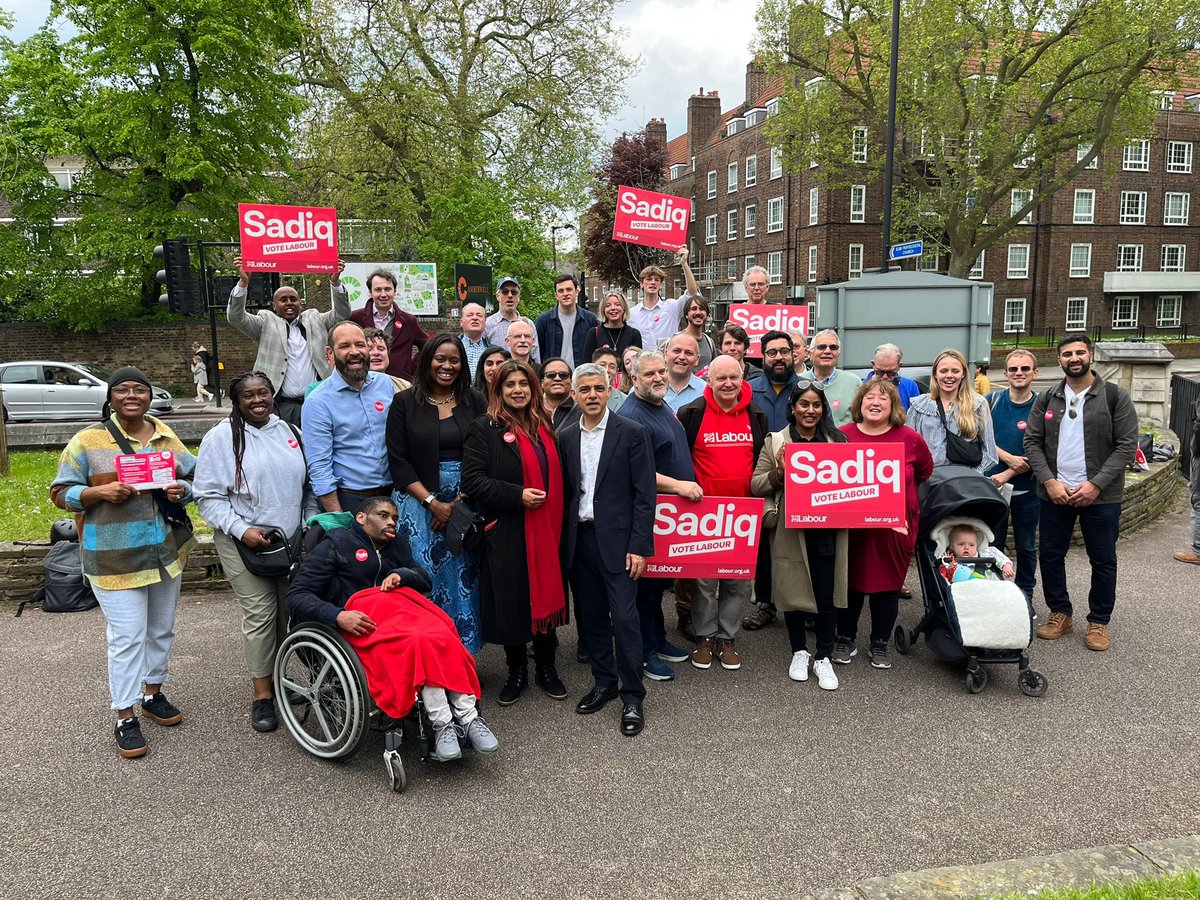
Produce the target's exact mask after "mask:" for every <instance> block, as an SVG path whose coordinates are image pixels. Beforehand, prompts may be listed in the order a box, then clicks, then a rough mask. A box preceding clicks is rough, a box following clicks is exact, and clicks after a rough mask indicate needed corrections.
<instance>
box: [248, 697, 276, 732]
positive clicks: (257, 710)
mask: <svg viewBox="0 0 1200 900" xmlns="http://www.w3.org/2000/svg"><path fill="white" fill-rule="evenodd" d="M250 727H251V728H253V729H254V730H255V731H274V730H275V729H276V728H278V727H279V718H278V717H277V716H276V715H275V699H274V698H273V697H267V698H266V699H264V700H255V701H254V703H253V704H251V706H250Z"/></svg>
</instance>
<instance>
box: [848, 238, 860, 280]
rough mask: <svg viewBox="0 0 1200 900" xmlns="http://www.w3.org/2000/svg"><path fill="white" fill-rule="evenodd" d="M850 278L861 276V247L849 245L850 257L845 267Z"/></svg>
mask: <svg viewBox="0 0 1200 900" xmlns="http://www.w3.org/2000/svg"><path fill="white" fill-rule="evenodd" d="M846 268H847V270H848V272H849V276H850V277H851V278H862V274H863V245H862V244H851V245H850V257H849V261H848V263H847V266H846Z"/></svg>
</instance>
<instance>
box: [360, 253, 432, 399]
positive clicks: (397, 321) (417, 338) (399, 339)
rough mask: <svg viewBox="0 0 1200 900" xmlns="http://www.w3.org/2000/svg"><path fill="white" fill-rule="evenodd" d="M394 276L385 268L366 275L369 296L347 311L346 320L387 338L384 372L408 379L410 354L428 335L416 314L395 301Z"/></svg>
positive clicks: (420, 346) (410, 373)
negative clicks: (363, 303) (388, 350)
mask: <svg viewBox="0 0 1200 900" xmlns="http://www.w3.org/2000/svg"><path fill="white" fill-rule="evenodd" d="M396 284H397V282H396V276H395V274H394V273H392V272H389V271H388V270H387V269H376V270H375V271H374V272H372V273H371V274H370V275H368V276H367V293H368V294H370V295H371V299H370V300H368V301H367V303H366V305H365V306H364V307H363V308H362V309H356V310H354V312H352V313H351V314H350V321H351V322H355V323H357V324H358V325H360V326H361V327H362V328H364V329H366V328H378V329H379V330H380V331H382V332H383V333H384V334H386V335H387V338H388V347H390V348H391V351H392V352H391V358H390V360H389V362H388V367H387V373H388V374H389V375H394V376H396V377H397V378H403V379H404V380H405V381H412V377H413V376H412V373H413V353H414V352H416V351H417V350H420V349H421V348H422V347H424V346H425V342H426V341H427V340H429V335H427V334H426V333H425V330H424V329H423V328H421V326H420V324H419V323H418V322H417V317H416V316H414V315H413V314H412V313H409V312H405V311H404V310H402V309H401V308H400V304H398V303H397V302H396Z"/></svg>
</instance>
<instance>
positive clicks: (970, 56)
mask: <svg viewBox="0 0 1200 900" xmlns="http://www.w3.org/2000/svg"><path fill="white" fill-rule="evenodd" d="M897 2H899V0H897ZM901 17H902V19H901V33H900V53H899V60H898V64H899V78H898V86H899V90H898V99H897V111H896V120H897V149H896V163H895V168H894V177H895V179H896V189H895V193H894V200H893V203H894V205H893V234H903V235H905V236H914V237H915V236H923V237H925V238H926V239H927V241H930V242H932V243H933V244H934V245H935V246H938V247H939V248H941V249H944V250H946V251H949V254H950V268H949V274H951V275H955V276H959V277H965V276H966V275H967V273H968V272H969V270H970V269H971V267H972V266H973V264H974V262H975V260H976V259H977V258H978V257H979V254H980V253H981V252H982V251H984V250H986V249H987V248H989V247H991V246H993V245H996V244H997V243H998V242H1000V241H1001V240H1002V239H1003V238H1004V236H1005V235H1006V234H1008V233H1009V232H1011V231H1012V229H1013V228H1015V227H1016V226H1017V225H1019V224H1020V223H1022V222H1023V221H1024V220H1026V219H1027V217H1031V215H1032V214H1033V213H1034V211H1035V210H1036V208H1037V207H1038V206H1039V205H1040V204H1041V203H1043V202H1044V201H1046V200H1047V199H1048V198H1049V197H1051V196H1052V195H1053V194H1054V193H1055V192H1057V191H1058V190H1060V189H1061V188H1062V187H1063V186H1064V185H1067V184H1069V183H1070V182H1071V181H1072V180H1073V179H1074V178H1075V177H1076V176H1078V175H1079V174H1080V173H1081V172H1083V171H1084V170H1085V169H1086V168H1089V167H1090V166H1092V165H1093V164H1094V160H1095V159H1096V158H1097V156H1098V155H1099V154H1100V152H1101V151H1102V150H1104V149H1105V148H1109V147H1121V146H1123V145H1124V144H1126V143H1128V142H1130V141H1133V140H1136V139H1141V138H1144V137H1148V136H1149V135H1150V133H1151V131H1152V128H1153V124H1154V116H1155V110H1156V109H1157V104H1158V100H1159V96H1160V95H1159V93H1158V92H1161V91H1163V90H1170V89H1171V88H1172V87H1173V86H1174V85H1176V84H1177V83H1178V81H1179V79H1180V77H1181V76H1182V75H1184V74H1186V73H1188V72H1189V71H1194V68H1195V61H1196V60H1195V56H1194V55H1193V53H1192V48H1194V47H1195V46H1196V45H1197V40H1198V39H1200V5H1197V4H1196V3H1195V2H1193V0H1163V2H1155V3H1141V2H1137V0H1033V2H1030V3H1024V4H1012V3H992V2H987V0H906V2H903V3H902V6H901ZM890 19H891V2H890V0H763V2H762V4H761V5H760V7H759V11H758V21H759V26H760V34H761V39H760V45H759V48H758V49H759V53H760V58H761V59H762V61H763V62H764V63H765V64H766V65H767V66H768V68H769V69H770V70H771V71H772V72H775V73H780V72H782V73H786V74H787V75H788V79H787V84H788V87H787V89H786V90H785V92H784V94H783V97H782V98H781V106H780V114H779V115H778V116H775V117H773V118H772V119H770V120H769V123H768V126H767V135H768V138H769V139H770V140H771V141H772V143H773V144H774V145H776V146H779V147H781V149H782V151H783V155H784V160H785V165H787V166H788V167H789V168H791V169H793V170H800V169H808V167H809V166H810V164H813V163H815V164H816V165H817V166H818V168H817V169H816V170H815V171H816V172H819V173H820V178H821V179H822V180H823V181H824V183H825V184H826V185H827V186H828V187H832V188H837V187H845V186H847V185H849V184H855V183H860V184H861V183H863V182H865V181H868V180H869V179H870V178H873V177H875V176H877V175H879V174H880V173H881V172H882V169H883V165H884V160H883V153H882V150H881V148H882V147H883V144H884V137H885V135H886V128H887V113H888V66H889V57H890V24H891V23H890ZM1113 158H1114V155H1113V154H1109V155H1108V159H1109V160H1112V159H1113ZM863 159H865V163H864V162H862V160H863ZM1114 165H1115V163H1114Z"/></svg>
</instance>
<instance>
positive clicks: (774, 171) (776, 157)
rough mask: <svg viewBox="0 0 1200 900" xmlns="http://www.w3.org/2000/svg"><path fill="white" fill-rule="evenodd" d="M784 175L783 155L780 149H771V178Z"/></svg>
mask: <svg viewBox="0 0 1200 900" xmlns="http://www.w3.org/2000/svg"><path fill="white" fill-rule="evenodd" d="M782 175H783V154H782V153H780V152H779V148H778V147H772V148H771V177H772V178H779V177H781V176H782Z"/></svg>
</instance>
